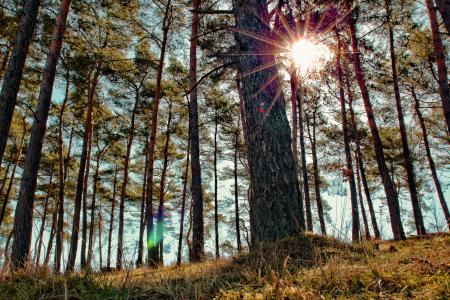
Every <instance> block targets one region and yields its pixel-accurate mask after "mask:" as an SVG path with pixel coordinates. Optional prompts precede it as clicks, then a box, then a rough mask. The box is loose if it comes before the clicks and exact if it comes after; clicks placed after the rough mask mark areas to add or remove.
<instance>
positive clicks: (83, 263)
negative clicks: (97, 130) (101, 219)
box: [80, 128, 93, 270]
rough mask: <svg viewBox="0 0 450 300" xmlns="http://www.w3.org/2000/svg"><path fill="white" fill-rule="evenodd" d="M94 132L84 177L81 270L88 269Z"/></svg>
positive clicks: (89, 146)
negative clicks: (89, 191) (90, 185)
mask: <svg viewBox="0 0 450 300" xmlns="http://www.w3.org/2000/svg"><path fill="white" fill-rule="evenodd" d="M92 134H93V129H92V128H91V132H90V134H89V143H88V150H87V158H86V171H85V173H84V179H83V199H82V204H83V211H82V214H83V223H82V228H81V253H80V254H81V259H80V266H81V270H85V269H86V250H87V244H88V204H87V198H88V187H89V174H90V172H91V152H92Z"/></svg>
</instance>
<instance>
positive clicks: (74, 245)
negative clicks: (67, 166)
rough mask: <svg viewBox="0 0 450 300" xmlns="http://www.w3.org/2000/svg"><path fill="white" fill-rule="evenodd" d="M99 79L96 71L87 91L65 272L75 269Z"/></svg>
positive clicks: (98, 73)
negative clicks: (85, 174)
mask: <svg viewBox="0 0 450 300" xmlns="http://www.w3.org/2000/svg"><path fill="white" fill-rule="evenodd" d="M99 77H100V72H99V70H97V71H96V73H95V75H94V80H93V82H92V86H91V88H90V89H89V95H88V108H87V112H86V121H85V124H84V128H85V129H84V137H83V145H82V148H81V149H82V150H81V158H80V168H79V170H78V178H77V188H76V195H75V211H74V216H73V225H72V236H71V238H70V250H69V259H68V262H67V271H69V272H70V271H73V270H74V267H75V260H76V257H77V249H78V235H79V232H80V212H81V202H82V196H83V183H84V172H85V170H86V165H87V164H86V162H87V157H88V148H89V144H90V138H89V137H90V135H91V131H92V111H93V105H94V94H95V89H96V86H97V81H98V78H99Z"/></svg>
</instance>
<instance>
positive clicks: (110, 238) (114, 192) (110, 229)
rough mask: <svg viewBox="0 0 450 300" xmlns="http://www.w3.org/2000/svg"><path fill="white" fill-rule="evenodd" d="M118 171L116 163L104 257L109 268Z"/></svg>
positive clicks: (108, 268)
mask: <svg viewBox="0 0 450 300" xmlns="http://www.w3.org/2000/svg"><path fill="white" fill-rule="evenodd" d="M118 172H119V166H118V165H117V164H116V170H115V172H114V181H113V194H112V199H111V217H110V219H109V233H108V256H107V258H106V269H107V270H110V269H111V247H112V234H113V230H114V210H115V207H116V190H117V173H118Z"/></svg>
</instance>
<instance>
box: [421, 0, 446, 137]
mask: <svg viewBox="0 0 450 300" xmlns="http://www.w3.org/2000/svg"><path fill="white" fill-rule="evenodd" d="M425 3H426V5H427V8H428V16H429V18H430V25H431V33H432V34H433V43H434V54H435V56H436V64H437V68H438V78H439V93H440V95H441V100H442V108H443V110H444V117H445V122H446V125H447V130H448V131H447V134H449V133H450V89H449V85H448V75H447V74H448V72H447V65H446V64H445V57H446V53H445V50H444V46H443V44H442V38H441V35H440V34H439V23H438V20H437V16H436V7H435V6H434V3H433V0H425Z"/></svg>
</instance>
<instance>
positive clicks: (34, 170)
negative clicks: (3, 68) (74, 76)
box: [0, 0, 71, 266]
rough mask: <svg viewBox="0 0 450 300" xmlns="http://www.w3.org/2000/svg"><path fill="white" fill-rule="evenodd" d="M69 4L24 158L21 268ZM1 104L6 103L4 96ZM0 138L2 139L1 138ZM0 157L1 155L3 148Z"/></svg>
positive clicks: (17, 238)
mask: <svg viewBox="0 0 450 300" xmlns="http://www.w3.org/2000/svg"><path fill="white" fill-rule="evenodd" d="M32 2H40V1H32ZM70 2H71V1H70V0H64V1H61V3H60V8H59V14H58V16H57V18H56V25H55V27H54V29H53V37H52V42H51V44H50V48H49V53H48V55H47V60H46V62H45V68H44V73H43V77H42V82H41V87H40V92H39V100H38V106H37V110H36V115H35V117H36V118H35V120H34V122H33V127H32V129H31V136H30V141H29V143H28V151H27V156H26V158H25V168H24V171H23V174H22V182H21V185H20V192H19V198H18V201H17V207H16V215H15V221H14V226H15V230H14V241H13V248H12V249H13V251H12V258H13V262H14V265H15V266H22V265H23V264H24V263H25V261H26V260H27V255H28V252H29V251H30V243H31V231H32V226H33V224H32V223H33V220H32V219H33V202H34V192H35V191H36V182H37V176H38V171H39V162H40V160H41V151H42V144H43V141H44V137H45V132H46V129H47V118H48V113H49V110H50V103H51V98H52V91H53V83H54V81H55V75H56V67H57V65H58V60H59V55H60V52H61V48H62V41H63V37H64V32H65V28H66V20H67V15H68V14H69V8H70ZM27 3H28V1H27ZM36 9H37V8H36ZM13 55H14V54H13ZM7 78H8V77H7V76H6V77H5V82H7V81H6V80H7ZM2 95H3V92H2ZM0 102H1V103H3V102H4V101H3V96H2V99H1V101H0ZM14 102H15V100H14ZM5 103H6V101H5ZM0 120H2V122H3V118H2V116H0ZM1 127H3V126H1ZM2 134H3V133H2V129H0V136H1V135H2ZM6 134H7V133H6ZM0 139H2V137H1V138H0ZM0 143H1V141H0ZM0 154H2V151H1V146H0Z"/></svg>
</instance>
